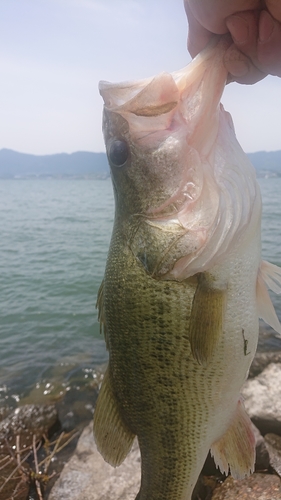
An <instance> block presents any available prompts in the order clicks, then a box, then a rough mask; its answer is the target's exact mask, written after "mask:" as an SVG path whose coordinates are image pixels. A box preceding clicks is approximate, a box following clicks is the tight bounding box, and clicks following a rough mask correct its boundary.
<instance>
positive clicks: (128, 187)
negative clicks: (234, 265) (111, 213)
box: [99, 36, 235, 279]
mask: <svg viewBox="0 0 281 500" xmlns="http://www.w3.org/2000/svg"><path fill="white" fill-rule="evenodd" d="M230 43H231V42H230V39H229V37H228V36H225V37H218V38H217V39H216V40H214V41H213V42H212V44H211V45H210V46H209V47H208V48H207V49H205V51H203V52H202V53H201V54H199V55H198V56H197V57H196V58H195V59H194V60H193V61H192V62H191V63H190V64H189V65H188V66H186V67H185V68H183V69H182V70H180V71H176V72H174V73H171V74H169V73H162V74H160V75H158V76H156V77H154V78H148V79H145V80H140V81H135V82H124V83H121V84H112V83H109V82H100V86H99V90H100V94H101V96H102V97H103V99H104V117H103V132H104V138H105V144H106V152H107V156H108V160H109V164H110V168H111V175H112V180H113V186H114V192H115V200H116V216H117V217H119V219H122V221H129V224H130V227H133V226H137V229H135V228H134V229H133V230H132V233H133V234H134V238H133V241H132V239H131V240H130V245H131V248H132V250H133V252H134V253H135V254H136V256H137V257H138V258H139V259H140V260H141V261H142V262H143V264H144V265H145V267H146V270H147V271H148V272H150V273H151V274H153V276H156V277H160V276H162V277H163V276H165V277H166V278H168V277H170V278H176V279H184V278H186V277H188V276H189V275H191V274H194V272H195V271H196V269H197V268H196V266H195V267H194V266H190V264H191V262H193V261H196V260H197V259H198V257H199V255H201V254H202V252H203V253H204V249H205V248H206V246H207V244H208V245H209V241H210V239H211V237H212V235H213V233H214V231H215V227H216V225H218V223H219V219H220V208H221V207H222V203H221V190H222V189H221V186H220V183H219V176H220V175H221V172H222V171H223V170H224V166H221V165H220V164H218V161H217V157H218V154H217V144H218V137H219V136H220V132H223V134H224V138H226V140H225V141H224V142H229V137H228V136H229V135H231V134H232V136H234V139H235V134H234V131H233V126H232V121H231V118H230V115H228V114H227V113H225V112H224V111H223V110H222V107H221V105H220V98H221V95H222V92H223V89H224V86H225V83H226V80H227V71H226V69H225V67H224V64H223V57H224V53H225V50H226V49H227V48H228V47H229V45H230ZM222 114H223V116H222ZM231 217H232V215H230V218H231ZM227 224H228V221H226V225H227ZM228 225H229V224H228ZM228 229H229V228H228ZM222 230H223V229H222ZM172 233H173V236H171V234H172ZM220 239H221V234H220V235H218V237H217V241H218V240H220ZM144 241H146V246H145V250H143V247H144V244H143V242H144ZM152 241H154V242H155V241H158V244H155V245H154V246H153V244H152ZM159 241H160V243H159ZM217 241H216V242H215V243H217ZM214 246H215V245H214V244H213V245H212V246H211V253H212V254H214V253H215V250H214ZM140 247H141V248H142V250H141V251H139V248H140ZM149 248H150V250H149ZM152 253H153V254H156V253H158V254H161V258H160V260H161V263H160V260H159V257H157V258H156V257H155V256H154V257H153V258H149V255H150V257H151V254H152ZM182 258H184V259H185V260H184V265H182V262H183V261H182ZM209 261H210V259H209V260H208V259H206V258H205V267H206V266H207V265H208V263H209ZM149 262H150V263H149ZM197 267H198V266H197ZM195 268H196V269H195ZM199 269H200V270H202V263H200V267H199Z"/></svg>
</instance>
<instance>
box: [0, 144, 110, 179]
mask: <svg viewBox="0 0 281 500" xmlns="http://www.w3.org/2000/svg"><path fill="white" fill-rule="evenodd" d="M81 176H82V177H83V176H90V177H98V178H105V177H108V176H109V166H108V162H107V158H106V155H105V153H89V152H84V151H78V152H77V153H72V154H66V153H60V154H55V155H45V156H37V155H30V154H25V153H18V152H16V151H12V150H11V149H1V150H0V177H1V178H3V177H4V178H11V177H81Z"/></svg>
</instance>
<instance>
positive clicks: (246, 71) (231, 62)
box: [224, 44, 266, 85]
mask: <svg viewBox="0 0 281 500" xmlns="http://www.w3.org/2000/svg"><path fill="white" fill-rule="evenodd" d="M224 65H225V68H226V69H227V71H228V72H229V78H228V81H229V82H230V81H236V82H238V83H244V84H246V85H250V84H253V83H256V82H259V81H260V80H262V79H263V78H265V76H266V73H263V72H262V71H260V70H259V69H258V68H257V67H256V66H254V64H253V63H252V61H251V60H250V59H249V58H248V57H247V56H246V55H245V54H243V53H242V52H241V51H240V50H238V49H237V47H236V45H235V44H233V45H231V46H230V47H229V48H228V49H227V51H226V52H225V56H224Z"/></svg>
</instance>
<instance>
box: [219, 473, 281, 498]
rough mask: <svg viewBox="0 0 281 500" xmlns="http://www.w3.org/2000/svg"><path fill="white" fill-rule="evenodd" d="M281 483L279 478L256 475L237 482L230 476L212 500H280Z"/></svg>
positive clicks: (269, 475) (268, 475)
mask: <svg viewBox="0 0 281 500" xmlns="http://www.w3.org/2000/svg"><path fill="white" fill-rule="evenodd" d="M280 486H281V483H280V479H279V477H277V476H274V475H271V474H260V473H255V474H253V475H252V476H250V477H248V478H246V479H242V480H241V481H237V480H235V479H233V478H232V477H231V476H229V477H228V478H227V479H226V480H225V482H224V483H223V484H221V485H220V486H218V487H217V488H216V489H215V491H214V493H213V496H212V500H238V499H239V500H280V499H281V489H280Z"/></svg>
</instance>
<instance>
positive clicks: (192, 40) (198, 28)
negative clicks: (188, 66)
mask: <svg viewBox="0 0 281 500" xmlns="http://www.w3.org/2000/svg"><path fill="white" fill-rule="evenodd" d="M184 7H185V12H186V15H187V20H188V37H187V48H188V51H189V53H190V55H191V57H195V56H197V54H199V52H201V50H203V49H204V48H205V47H206V46H207V45H208V43H209V41H210V39H211V38H212V36H213V34H212V33H211V32H210V31H208V30H207V29H206V28H204V27H203V26H202V25H201V24H200V23H199V22H198V21H197V19H196V18H195V17H194V15H193V13H192V11H191V9H190V6H189V4H188V2H185V3H184Z"/></svg>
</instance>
